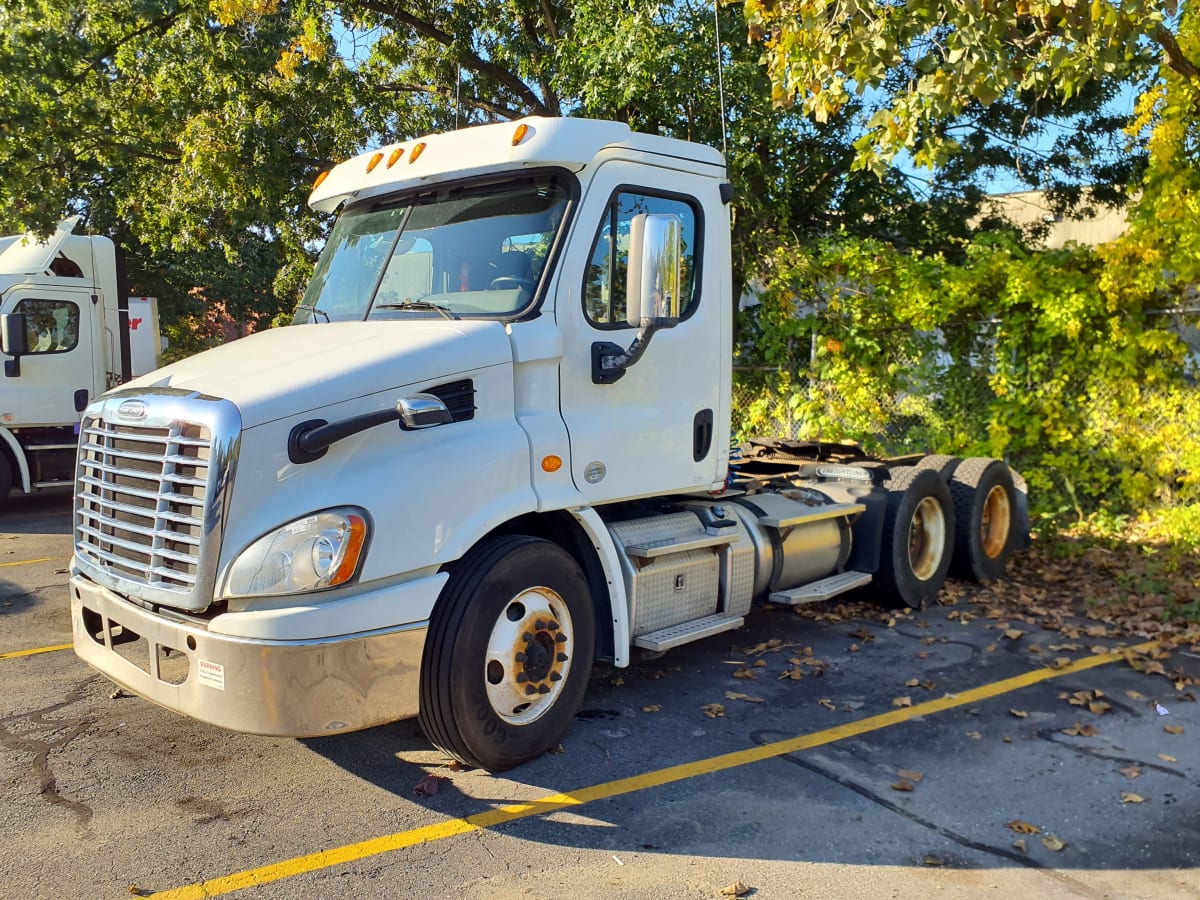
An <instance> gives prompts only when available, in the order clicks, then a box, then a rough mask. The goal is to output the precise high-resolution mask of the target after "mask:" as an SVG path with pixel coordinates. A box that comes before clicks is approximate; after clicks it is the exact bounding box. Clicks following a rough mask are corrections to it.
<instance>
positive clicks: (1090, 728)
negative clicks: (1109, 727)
mask: <svg viewBox="0 0 1200 900" xmlns="http://www.w3.org/2000/svg"><path fill="white" fill-rule="evenodd" d="M1062 733H1063V734H1069V735H1071V736H1072V737H1095V736H1096V735H1097V734H1098V733H1099V732H1097V731H1096V726H1095V725H1091V724H1088V725H1080V724H1079V723H1078V722H1076V723H1075V725H1074V726H1073V727H1071V728H1064V729H1063V730H1062Z"/></svg>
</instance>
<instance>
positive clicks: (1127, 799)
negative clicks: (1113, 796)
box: [1121, 791, 1146, 803]
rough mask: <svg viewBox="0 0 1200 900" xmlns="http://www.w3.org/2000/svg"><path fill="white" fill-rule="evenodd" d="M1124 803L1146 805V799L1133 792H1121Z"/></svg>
mask: <svg viewBox="0 0 1200 900" xmlns="http://www.w3.org/2000/svg"><path fill="white" fill-rule="evenodd" d="M1121 802H1122V803H1145V802H1146V798H1145V797H1143V796H1142V795H1141V794H1135V793H1134V792H1133V791H1121Z"/></svg>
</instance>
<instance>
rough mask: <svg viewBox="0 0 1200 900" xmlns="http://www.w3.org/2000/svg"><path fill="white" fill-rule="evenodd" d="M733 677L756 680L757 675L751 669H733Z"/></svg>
mask: <svg viewBox="0 0 1200 900" xmlns="http://www.w3.org/2000/svg"><path fill="white" fill-rule="evenodd" d="M760 662H761V660H760ZM733 677H734V678H757V677H758V673H757V672H755V671H754V670H753V669H748V668H745V667H743V668H741V669H734V670H733Z"/></svg>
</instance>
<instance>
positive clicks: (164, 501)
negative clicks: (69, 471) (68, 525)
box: [76, 419, 212, 592]
mask: <svg viewBox="0 0 1200 900" xmlns="http://www.w3.org/2000/svg"><path fill="white" fill-rule="evenodd" d="M211 448H212V438H211V435H210V434H209V430H208V429H207V428H205V427H203V426H200V425H194V424H190V423H183V422H179V423H172V425H171V426H170V427H167V428H144V427H136V426H130V425H117V424H109V423H107V422H105V421H103V420H102V419H92V420H90V421H88V422H87V423H86V424H85V425H84V426H83V428H82V431H81V433H80V442H79V485H78V495H77V505H76V516H77V519H76V529H77V533H78V537H79V543H78V546H77V550H78V551H79V552H80V554H81V555H89V556H92V557H93V558H94V559H95V560H96V561H97V562H99V563H100V564H101V565H107V567H108V569H109V571H111V572H113V573H114V574H119V575H122V576H124V577H125V578H128V579H131V580H135V581H140V582H142V583H144V584H150V585H153V586H155V587H158V588H161V589H164V590H170V591H183V592H190V591H191V590H192V589H193V588H194V587H195V585H196V581H197V571H198V564H199V558H200V538H201V535H202V534H203V529H204V505H205V498H206V491H207V487H208V468H209V456H210V450H211Z"/></svg>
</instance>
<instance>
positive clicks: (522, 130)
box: [513, 125, 529, 147]
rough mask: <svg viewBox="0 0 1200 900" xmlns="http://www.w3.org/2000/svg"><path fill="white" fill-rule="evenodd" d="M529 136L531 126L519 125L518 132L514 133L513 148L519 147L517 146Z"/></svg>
mask: <svg viewBox="0 0 1200 900" xmlns="http://www.w3.org/2000/svg"><path fill="white" fill-rule="evenodd" d="M527 134H529V126H528V125H518V126H517V130H516V131H514V132H513V146H514V147H515V146H517V144H519V143H521V141H522V140H524V139H525V135H527Z"/></svg>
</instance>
